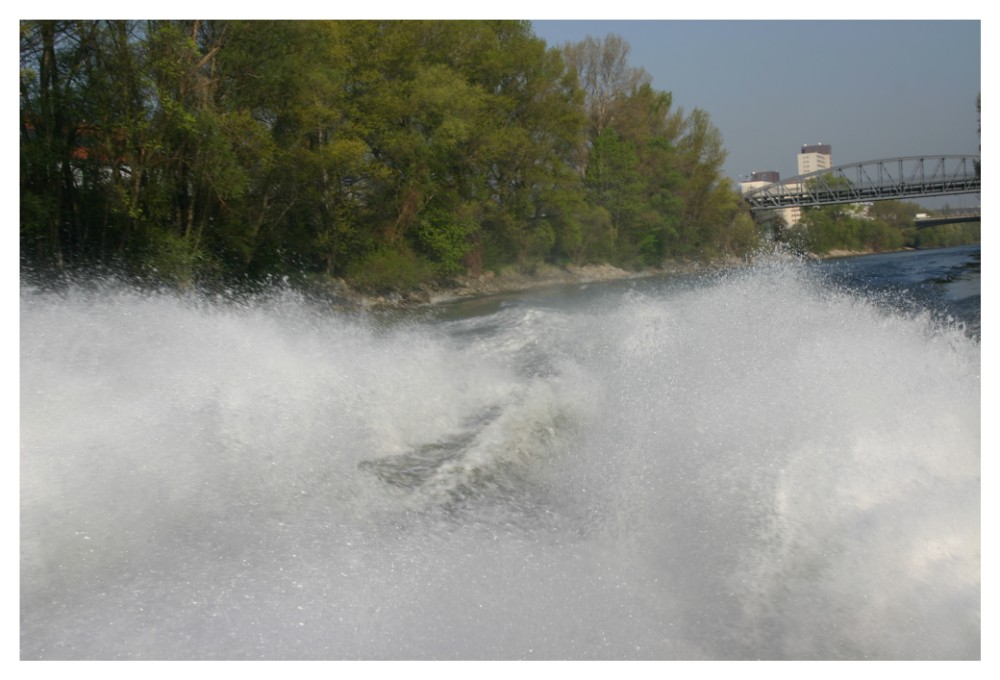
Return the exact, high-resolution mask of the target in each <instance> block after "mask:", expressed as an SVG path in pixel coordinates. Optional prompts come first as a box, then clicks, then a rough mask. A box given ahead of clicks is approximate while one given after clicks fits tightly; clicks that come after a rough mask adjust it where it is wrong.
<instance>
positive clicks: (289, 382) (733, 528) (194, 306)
mask: <svg viewBox="0 0 1000 680" xmlns="http://www.w3.org/2000/svg"><path fill="white" fill-rule="evenodd" d="M539 299H541V298H539ZM979 370H980V354H979V345H978V343H977V342H976V341H974V340H970V339H969V338H967V337H966V336H965V335H964V334H963V333H962V332H961V330H960V329H954V328H948V327H942V326H940V325H937V324H936V323H935V322H934V321H932V320H931V319H930V317H929V316H926V315H920V314H904V313H900V312H893V311H891V310H890V309H889V308H883V307H881V306H879V305H877V304H873V303H872V302H870V301H863V300H860V299H859V298H857V297H856V296H852V295H850V294H847V293H844V292H839V291H837V290H835V289H832V288H830V287H826V286H824V285H823V284H822V283H820V282H818V281H817V280H815V279H814V278H813V276H812V275H811V274H809V273H808V272H807V271H805V270H803V268H801V267H799V266H796V265H789V264H783V265H773V266H762V267H758V268H755V269H751V270H747V271H743V272H738V273H730V274H727V275H724V276H719V277H718V278H717V279H716V280H714V281H712V282H711V283H710V284H708V285H701V286H698V287H691V288H687V287H676V286H665V285H659V286H656V285H648V286H638V287H637V290H636V291H633V292H630V293H625V294H621V293H612V292H610V291H609V292H608V293H607V294H606V295H604V296H601V295H600V294H594V295H592V296H591V297H589V298H587V299H586V300H577V301H576V302H572V303H571V302H566V301H559V302H555V301H552V300H546V301H545V302H543V303H531V302H525V301H520V302H514V303H511V304H506V305H503V306H500V307H499V309H497V310H496V311H494V312H493V313H491V314H488V315H483V316H477V317H472V318H464V319H457V320H434V319H424V320H422V321H413V320H411V321H409V322H406V321H402V322H395V323H388V324H386V323H379V322H377V321H376V319H375V318H374V317H366V316H353V315H348V314H342V313H333V314H331V313H324V312H321V311H318V310H317V309H316V308H315V307H312V306H310V305H309V304H307V303H305V302H304V301H303V300H302V299H301V298H299V297H297V296H295V295H292V294H287V293H286V294H278V295H276V296H274V297H271V298H269V299H261V300H257V301H254V302H251V303H246V304H235V303H223V302H213V301H211V300H208V299H204V298H195V297H178V296H174V295H169V294H145V293H140V292H137V291H135V290H132V289H129V288H127V287H123V286H120V285H116V284H107V285H104V286H97V287H96V288H82V287H81V288H72V289H70V290H67V291H63V292H62V293H59V294H56V293H44V292H40V291H37V290H35V289H31V288H28V287H24V288H23V289H22V295H21V509H22V515H21V524H22V539H21V548H22V560H21V653H22V658H25V659H33V658H146V659H163V658H221V659H256V658H299V659H309V658H320V659H353V658H371V659H396V658H402V659H417V658H435V659H446V658H463V659H512V658H542V659H592V658H600V659H639V658H650V659H700V658H712V659H727V658H802V659H812V658H907V659H925V658H946V659H954V658H978V657H979V654H980V637H979V634H980V631H979V611H980V610H979V597H980V566H979V564H980V562H979V559H980V558H979V546H980V526H979V501H980V493H979V461H980V420H979V385H980V378H979Z"/></svg>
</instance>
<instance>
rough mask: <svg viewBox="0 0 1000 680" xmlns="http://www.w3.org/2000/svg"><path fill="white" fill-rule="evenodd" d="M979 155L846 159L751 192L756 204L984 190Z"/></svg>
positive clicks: (764, 207) (749, 196)
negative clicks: (845, 162)
mask: <svg viewBox="0 0 1000 680" xmlns="http://www.w3.org/2000/svg"><path fill="white" fill-rule="evenodd" d="M980 186H981V185H980V177H979V157H978V156H933V157H929V156H910V157H906V158H892V159H883V160H875V161H865V162H863V163H852V164H850V165H840V166H837V167H833V168H828V169H825V170H818V171H816V172H811V173H809V174H806V175H799V176H798V177H792V178H791V179H788V180H785V181H783V182H780V183H776V184H769V185H767V186H764V187H760V188H759V189H755V190H753V191H749V192H747V193H746V194H745V195H744V196H743V198H744V200H745V201H746V202H747V203H748V204H749V205H750V209H751V210H772V209H776V208H787V207H792V206H801V207H806V206H815V205H831V204H836V203H862V202H866V201H880V200H889V199H899V198H908V197H915V196H944V195H950V194H968V193H977V192H979V191H980Z"/></svg>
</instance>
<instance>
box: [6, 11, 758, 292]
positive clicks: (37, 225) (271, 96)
mask: <svg viewBox="0 0 1000 680" xmlns="http://www.w3.org/2000/svg"><path fill="white" fill-rule="evenodd" d="M20 39H21V74H20V75H21V78H20V80H21V83H20V84H21V101H20V108H21V111H20V113H21V130H20V132H21V144H20V163H21V183H20V188H21V210H20V220H21V224H20V230H21V250H22V257H23V259H24V261H25V262H26V263H31V264H32V266H36V267H37V266H51V267H54V268H57V269H58V268H61V267H64V266H67V265H70V264H73V263H87V262H101V261H109V260H115V261H124V262H130V263H133V265H134V266H135V267H137V268H140V269H144V270H146V271H152V270H155V271H156V272H157V273H158V274H159V275H160V276H162V277H163V278H165V279H168V280H171V281H174V282H177V283H180V284H183V283H186V282H190V281H192V280H194V279H197V278H198V277H200V276H233V277H243V276H251V277H255V276H265V275H270V274H285V273H289V274H303V275H311V274H321V275H330V276H347V277H349V278H352V279H354V280H356V281H357V282H358V283H360V284H363V285H366V286H369V287H371V288H373V289H385V288H390V287H408V286H412V285H416V284H418V283H419V282H422V281H426V280H428V279H430V278H434V277H437V278H446V277H450V276H454V275H456V274H459V273H462V272H463V271H465V270H467V269H468V270H469V271H473V272H480V271H482V270H483V269H484V268H487V269H489V268H493V269H498V268H502V267H504V266H508V265H516V266H518V267H521V268H531V267H532V266H534V264H535V263H538V262H543V261H548V262H559V263H563V262H576V263H583V262H607V261H611V262H618V263H622V264H628V265H631V264H636V265H638V264H647V265H657V264H659V263H661V262H662V261H663V260H664V259H665V258H669V257H675V256H700V257H710V256H714V255H718V254H731V253H734V252H738V251H745V250H746V249H749V248H750V247H752V245H753V241H754V239H755V237H756V231H755V229H752V228H750V226H749V222H748V221H747V220H748V218H747V215H746V213H745V210H744V209H742V202H741V201H740V200H739V197H738V196H737V195H736V193H735V192H734V191H733V190H732V188H731V187H730V186H729V183H728V182H727V181H725V180H724V179H723V178H722V175H721V171H722V170H721V165H722V161H723V159H724V158H725V152H724V150H723V149H722V145H721V143H722V142H721V136H720V135H719V134H718V131H717V130H716V129H715V128H714V126H713V125H712V124H711V123H710V121H709V119H708V115H707V114H706V113H705V112H703V111H700V110H697V109H696V110H694V111H693V112H692V113H691V114H690V115H687V116H685V115H684V113H683V111H680V110H674V109H672V107H671V101H672V98H671V96H670V93H668V92H658V91H656V90H654V89H653V88H652V86H651V79H650V78H649V77H648V74H646V73H645V72H644V71H643V70H642V69H641V68H635V67H632V66H629V64H628V60H627V57H628V45H627V44H626V43H624V41H622V40H621V39H620V38H616V37H614V36H611V37H609V38H607V39H605V40H603V41H598V40H594V39H589V40H588V41H584V43H581V44H580V45H576V46H572V45H567V46H563V48H561V49H555V48H550V47H548V46H547V45H546V44H545V43H544V42H543V41H542V40H540V39H538V38H537V37H536V36H534V35H533V34H532V32H531V27H530V24H529V23H527V22H518V21H461V22H452V21H193V20H192V21H173V20H171V21H25V22H22V23H21V32H20Z"/></svg>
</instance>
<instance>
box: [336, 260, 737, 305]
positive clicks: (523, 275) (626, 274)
mask: <svg viewBox="0 0 1000 680" xmlns="http://www.w3.org/2000/svg"><path fill="white" fill-rule="evenodd" d="M737 264H739V261H738V260H736V259H735V258H730V259H727V260H720V261H716V262H711V263H701V262H695V261H687V260H672V261H669V262H665V263H664V264H663V265H661V266H659V267H646V268H643V269H640V270H629V269H622V268H620V267H615V266H613V265H610V264H588V265H565V266H557V265H552V264H539V265H536V266H534V267H532V268H531V269H530V270H527V271H522V270H519V269H517V268H514V267H511V268H508V269H505V270H503V271H500V272H493V271H488V272H485V273H483V274H482V275H480V276H471V275H463V276H458V277H455V278H454V279H452V280H451V281H449V282H447V283H439V284H424V285H421V286H418V287H416V288H414V289H412V290H406V291H390V292H384V293H373V292H372V291H366V290H363V289H360V288H357V287H354V286H352V285H351V284H350V283H349V282H347V281H344V280H343V279H334V280H329V281H324V282H322V283H320V284H318V287H319V289H320V290H319V292H320V293H321V294H323V295H325V296H328V297H330V298H331V299H333V300H335V301H336V303H337V304H338V305H341V306H350V307H357V308H362V309H392V308H403V307H419V306H422V305H429V304H438V303H442V302H452V301H455V300H463V299H469V298H476V297H485V296H489V295H499V294H503V293H515V292H521V291H528V290H536V289H540V288H547V287H549V286H562V285H573V284H581V285H582V284H587V283H598V282H603V281H620V280H625V279H640V278H648V277H653V276H676V275H682V274H692V273H695V272H698V271H702V270H706V269H718V268H721V267H729V266H734V265H737Z"/></svg>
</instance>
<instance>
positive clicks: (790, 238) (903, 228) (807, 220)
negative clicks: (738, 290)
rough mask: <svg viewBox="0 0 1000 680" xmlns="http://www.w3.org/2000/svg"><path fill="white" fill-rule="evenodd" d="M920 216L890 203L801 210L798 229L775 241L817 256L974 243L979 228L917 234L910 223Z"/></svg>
mask: <svg viewBox="0 0 1000 680" xmlns="http://www.w3.org/2000/svg"><path fill="white" fill-rule="evenodd" d="M921 212H928V211H927V209H926V208H922V207H921V206H920V205H919V204H917V203H913V202H910V201H892V200H890V201H875V202H873V203H871V204H867V205H850V204H845V205H829V206H821V207H813V208H805V209H803V211H802V217H801V221H800V222H799V224H798V225H795V226H793V227H785V228H781V229H780V236H779V240H782V241H785V242H787V243H789V244H791V245H792V247H793V248H794V249H796V250H799V251H803V252H809V253H814V254H817V255H824V254H827V253H829V252H830V251H833V250H849V251H853V252H876V253H877V252H885V251H891V250H899V249H902V248H940V247H946V246H958V245H966V244H969V243H979V240H980V223H979V222H966V223H959V224H944V225H939V226H935V227H924V228H919V229H918V228H917V227H916V226H915V219H916V217H917V214H918V213H921ZM931 212H934V211H931ZM946 212H947V211H944V213H946ZM944 213H942V214H944Z"/></svg>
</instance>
